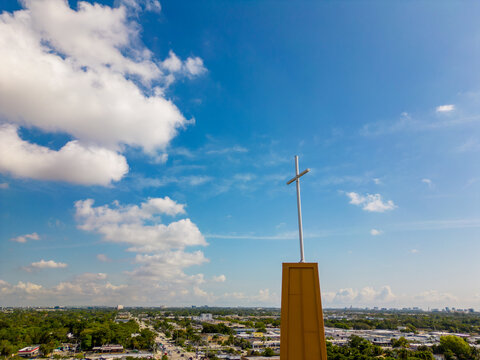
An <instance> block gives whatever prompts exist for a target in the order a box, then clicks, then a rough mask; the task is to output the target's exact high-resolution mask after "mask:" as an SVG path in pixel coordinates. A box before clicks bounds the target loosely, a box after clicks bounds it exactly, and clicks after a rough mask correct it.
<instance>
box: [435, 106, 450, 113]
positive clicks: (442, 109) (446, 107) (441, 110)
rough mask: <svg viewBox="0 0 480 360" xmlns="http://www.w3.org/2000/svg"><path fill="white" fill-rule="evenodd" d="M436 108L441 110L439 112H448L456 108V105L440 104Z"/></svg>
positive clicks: (437, 110)
mask: <svg viewBox="0 0 480 360" xmlns="http://www.w3.org/2000/svg"><path fill="white" fill-rule="evenodd" d="M435 110H436V112H439V113H447V112H450V111H453V110H455V105H440V106H437V108H436V109H435Z"/></svg>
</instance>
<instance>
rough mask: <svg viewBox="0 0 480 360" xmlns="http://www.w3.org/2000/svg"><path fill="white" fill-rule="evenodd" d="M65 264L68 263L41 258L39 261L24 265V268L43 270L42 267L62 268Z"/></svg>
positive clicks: (29, 270)
mask: <svg viewBox="0 0 480 360" xmlns="http://www.w3.org/2000/svg"><path fill="white" fill-rule="evenodd" d="M67 266H68V265H67V264H66V263H62V262H56V261H53V260H43V259H42V260H40V261H37V262H33V263H31V264H30V265H29V266H27V267H25V268H24V270H26V271H28V272H31V271H34V270H43V269H64V268H66V267H67Z"/></svg>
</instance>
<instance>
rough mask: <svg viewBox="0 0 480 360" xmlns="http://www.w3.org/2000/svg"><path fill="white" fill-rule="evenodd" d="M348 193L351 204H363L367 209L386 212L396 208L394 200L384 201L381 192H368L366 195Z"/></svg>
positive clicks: (364, 208)
mask: <svg viewBox="0 0 480 360" xmlns="http://www.w3.org/2000/svg"><path fill="white" fill-rule="evenodd" d="M346 195H347V196H348V197H349V198H350V204H353V205H357V206H362V209H363V210H365V211H369V212H385V211H388V210H393V209H395V208H396V205H395V204H394V203H393V201H392V200H388V201H386V202H384V201H383V200H382V196H381V195H380V194H366V195H365V196H364V195H360V194H358V193H356V192H349V193H346Z"/></svg>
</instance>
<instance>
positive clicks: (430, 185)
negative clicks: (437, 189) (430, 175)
mask: <svg viewBox="0 0 480 360" xmlns="http://www.w3.org/2000/svg"><path fill="white" fill-rule="evenodd" d="M422 182H423V183H424V184H427V185H428V187H432V186H433V182H432V180H430V179H426V178H425V179H422Z"/></svg>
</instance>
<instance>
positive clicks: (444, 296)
mask: <svg viewBox="0 0 480 360" xmlns="http://www.w3.org/2000/svg"><path fill="white" fill-rule="evenodd" d="M414 298H415V300H417V301H421V302H428V303H433V304H442V305H445V304H448V303H452V302H457V301H458V298H457V297H456V296H455V295H452V294H450V293H446V292H441V291H438V290H427V291H423V292H421V293H420V294H417V295H416V296H415V297H414Z"/></svg>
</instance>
